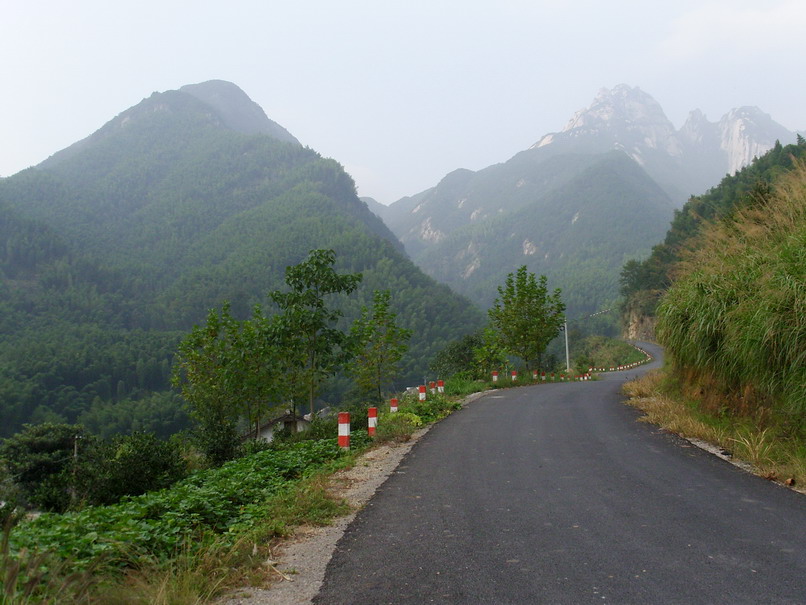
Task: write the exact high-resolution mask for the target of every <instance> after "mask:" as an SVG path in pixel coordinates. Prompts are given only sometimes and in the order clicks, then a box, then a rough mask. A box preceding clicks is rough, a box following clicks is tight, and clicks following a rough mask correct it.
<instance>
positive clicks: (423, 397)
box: [420, 384, 425, 401]
mask: <svg viewBox="0 0 806 605" xmlns="http://www.w3.org/2000/svg"><path fill="white" fill-rule="evenodd" d="M420 401H425V385H424V384H421V385H420Z"/></svg>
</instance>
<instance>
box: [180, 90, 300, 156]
mask: <svg viewBox="0 0 806 605" xmlns="http://www.w3.org/2000/svg"><path fill="white" fill-rule="evenodd" d="M179 92H183V93H186V94H189V95H191V96H193V97H195V98H196V99H198V100H199V101H201V102H202V103H205V104H206V105H209V106H210V107H212V108H213V109H214V110H215V111H216V113H217V114H218V116H219V117H220V118H221V121H222V122H223V123H224V125H225V126H226V127H228V128H230V129H232V130H234V131H236V132H241V133H244V134H267V135H269V136H271V137H273V138H275V139H279V140H281V141H285V142H288V143H297V144H299V141H298V140H297V139H296V138H294V136H292V135H291V133H289V132H288V131H287V130H286V129H285V128H283V127H282V126H280V125H279V124H277V123H276V122H273V121H272V120H270V119H269V118H268V117H267V116H266V113H265V112H264V111H263V109H262V108H261V107H260V105H258V104H257V103H255V102H254V101H253V100H252V99H250V98H249V96H248V95H247V94H246V93H245V92H244V91H243V90H241V89H240V88H238V86H236V85H235V84H233V83H232V82H227V81H225V80H208V81H207V82H201V83H199V84H187V85H185V86H182V87H181V88H180V89H179Z"/></svg>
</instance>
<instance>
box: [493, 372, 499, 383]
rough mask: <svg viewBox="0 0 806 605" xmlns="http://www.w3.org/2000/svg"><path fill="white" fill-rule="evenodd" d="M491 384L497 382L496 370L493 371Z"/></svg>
mask: <svg viewBox="0 0 806 605" xmlns="http://www.w3.org/2000/svg"><path fill="white" fill-rule="evenodd" d="M493 382H498V370H493Z"/></svg>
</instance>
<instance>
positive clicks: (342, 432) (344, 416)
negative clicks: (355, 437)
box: [339, 412, 350, 450]
mask: <svg viewBox="0 0 806 605" xmlns="http://www.w3.org/2000/svg"><path fill="white" fill-rule="evenodd" d="M339 447H340V448H342V449H345V450H349V449H350V412H339Z"/></svg>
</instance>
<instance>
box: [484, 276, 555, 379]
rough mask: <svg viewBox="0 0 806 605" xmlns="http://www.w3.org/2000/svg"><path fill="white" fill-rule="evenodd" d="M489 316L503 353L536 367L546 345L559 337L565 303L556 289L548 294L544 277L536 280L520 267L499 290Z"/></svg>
mask: <svg viewBox="0 0 806 605" xmlns="http://www.w3.org/2000/svg"><path fill="white" fill-rule="evenodd" d="M488 314H489V317H490V324H491V325H492V327H493V328H494V329H495V330H496V331H497V332H498V334H499V338H500V340H501V343H502V344H503V346H504V347H505V348H506V350H507V351H508V352H509V353H510V354H512V355H515V356H516V357H520V358H521V359H522V360H523V361H524V363H525V364H526V367H527V369H530V368H532V367H534V366H535V364H538V365H539V363H540V359H541V356H542V354H543V351H545V349H546V346H547V345H548V343H549V342H550V341H551V340H552V339H554V338H555V337H556V336H557V335H558V334H559V332H560V326H562V324H563V322H564V321H565V304H564V303H563V301H562V298H561V291H560V289H559V288H557V289H555V290H554V292H552V293H549V291H548V288H547V278H546V276H545V275H541V276H540V278H539V279H538V278H537V277H536V276H535V274H534V273H530V272H529V271H528V270H527V268H526V265H523V266H521V267H520V268H519V269H518V270H517V271H516V272H514V273H510V274H508V275H507V278H506V281H505V283H504V285H502V286H499V287H498V298H496V299H495V302H494V303H493V306H492V307H491V308H490V309H489V311H488Z"/></svg>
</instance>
